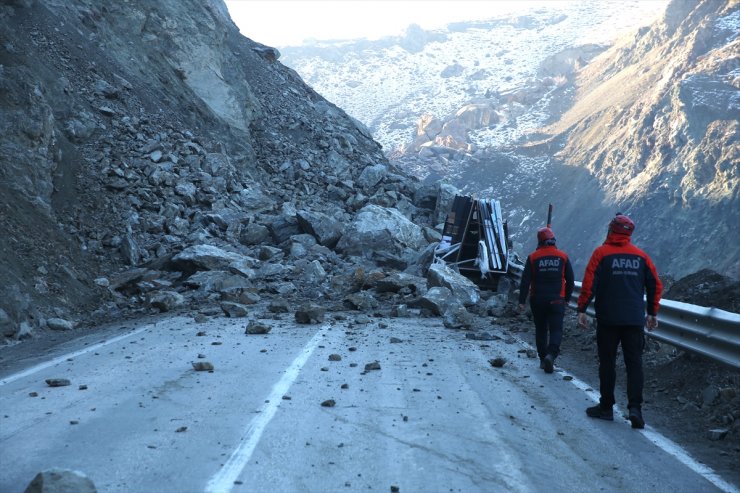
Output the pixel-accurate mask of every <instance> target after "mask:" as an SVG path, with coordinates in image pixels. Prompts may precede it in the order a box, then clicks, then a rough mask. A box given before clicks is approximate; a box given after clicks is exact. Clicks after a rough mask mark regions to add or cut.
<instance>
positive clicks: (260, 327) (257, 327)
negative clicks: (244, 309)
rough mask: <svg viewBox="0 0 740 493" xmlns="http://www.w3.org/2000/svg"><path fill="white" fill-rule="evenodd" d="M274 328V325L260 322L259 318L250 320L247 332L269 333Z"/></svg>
mask: <svg viewBox="0 0 740 493" xmlns="http://www.w3.org/2000/svg"><path fill="white" fill-rule="evenodd" d="M270 330H272V327H270V326H268V325H266V324H263V323H262V322H258V321H257V320H250V321H249V323H248V324H247V330H246V332H245V333H246V334H267V333H268V332H270Z"/></svg>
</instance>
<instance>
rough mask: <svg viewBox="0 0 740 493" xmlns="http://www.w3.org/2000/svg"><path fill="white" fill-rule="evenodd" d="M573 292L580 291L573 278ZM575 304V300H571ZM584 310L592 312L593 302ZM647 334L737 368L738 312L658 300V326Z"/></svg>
mask: <svg viewBox="0 0 740 493" xmlns="http://www.w3.org/2000/svg"><path fill="white" fill-rule="evenodd" d="M573 294H574V295H575V298H576V299H577V297H578V295H580V294H581V283H580V282H576V287H575V289H574V290H573ZM570 306H571V307H572V308H575V307H576V305H575V303H571V305H570ZM586 312H587V313H588V314H589V315H591V316H593V315H594V309H593V302H592V303H591V304H590V305H589V307H588V310H586ZM645 333H646V334H647V335H649V336H650V337H652V338H654V339H657V340H659V341H663V342H666V343H668V344H671V345H672V346H676V347H679V348H681V349H684V350H686V351H691V352H693V353H697V354H701V355H702V356H706V357H707V358H710V359H713V360H715V361H719V362H722V363H724V364H727V365H729V366H732V367H735V368H738V369H740V315H738V314H737V313H732V312H727V311H724V310H720V309H719V308H707V307H704V306H697V305H691V304H689V303H682V302H680V301H673V300H661V301H660V310H659V311H658V327H657V328H656V329H654V330H653V331H650V332H647V331H646V332H645Z"/></svg>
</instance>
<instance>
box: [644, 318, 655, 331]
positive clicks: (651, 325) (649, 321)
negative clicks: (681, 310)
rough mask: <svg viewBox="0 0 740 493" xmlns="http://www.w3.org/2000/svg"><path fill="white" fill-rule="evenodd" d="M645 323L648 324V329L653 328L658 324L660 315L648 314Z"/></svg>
mask: <svg viewBox="0 0 740 493" xmlns="http://www.w3.org/2000/svg"><path fill="white" fill-rule="evenodd" d="M645 325H646V326H647V330H648V331H651V330H653V329H654V328H656V327H657V326H658V317H656V316H655V315H648V316H647V320H646V322H645Z"/></svg>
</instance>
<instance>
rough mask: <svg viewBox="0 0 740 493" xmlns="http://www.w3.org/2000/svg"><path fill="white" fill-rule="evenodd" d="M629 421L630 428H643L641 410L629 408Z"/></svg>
mask: <svg viewBox="0 0 740 493" xmlns="http://www.w3.org/2000/svg"><path fill="white" fill-rule="evenodd" d="M629 420H630V423H632V428H637V429H640V430H641V429H643V428H645V420H644V419H642V410H640V408H639V407H631V408H630V414H629Z"/></svg>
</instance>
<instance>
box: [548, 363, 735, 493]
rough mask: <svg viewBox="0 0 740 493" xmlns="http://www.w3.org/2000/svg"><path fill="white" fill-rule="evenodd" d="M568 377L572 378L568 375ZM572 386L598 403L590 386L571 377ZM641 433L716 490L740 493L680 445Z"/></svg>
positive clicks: (649, 432) (653, 433) (654, 433)
mask: <svg viewBox="0 0 740 493" xmlns="http://www.w3.org/2000/svg"><path fill="white" fill-rule="evenodd" d="M559 373H566V372H565V371H561V372H559ZM568 375H570V376H572V375H571V374H570V373H568ZM570 382H571V383H572V384H573V385H575V386H576V387H578V388H579V389H581V390H583V391H584V392H585V393H586V394H587V395H588V396H589V397H590V398H591V399H593V401H594V402H599V393H598V392H596V391H595V390H593V389H592V388H591V386H590V385H588V384H587V383H585V382H582V381H580V380H578V379H577V378H576V377H573V380H571V381H570ZM615 408H616V414H618V415H619V416H623V415H624V412H623V411H622V410H621V409H619V407H618V406H615ZM624 421H625V422H626V423H629V421H628V420H627V419H625V420H624ZM641 433H642V434H643V435H644V436H645V438H647V439H648V440H650V441H651V442H652V443H653V444H655V445H656V446H657V447H658V448H660V449H662V450H663V451H664V452H666V453H668V454H669V455H672V456H673V457H675V458H676V459H678V461H679V462H681V463H682V464H683V465H685V466H686V467H688V468H689V469H691V470H692V471H694V472H695V473H697V474H698V475H700V476H702V477H703V478H704V479H706V480H707V481H709V482H710V483H712V484H713V485H714V486H716V487H717V488H719V489H721V490H722V491H724V492H725V493H740V490H738V489H737V488H736V487H735V486H733V485H731V484H730V483H728V482H727V481H725V480H724V479H722V478H721V477H720V476H719V474H717V473H716V472H714V470H712V468H710V467H707V466H705V465H704V464H700V463H698V462H696V461H695V460H694V459H693V458H692V457H691V456H690V455H689V454H688V452H686V451H685V450H684V449H683V448H681V446H680V445H678V444H677V443H674V442H673V441H671V440H670V439H668V438H666V437H664V436H663V435H661V434H660V433H658V432H657V431H655V429H654V428H652V427H651V426H649V425H646V426H645V429H644V430H643V431H641Z"/></svg>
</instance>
